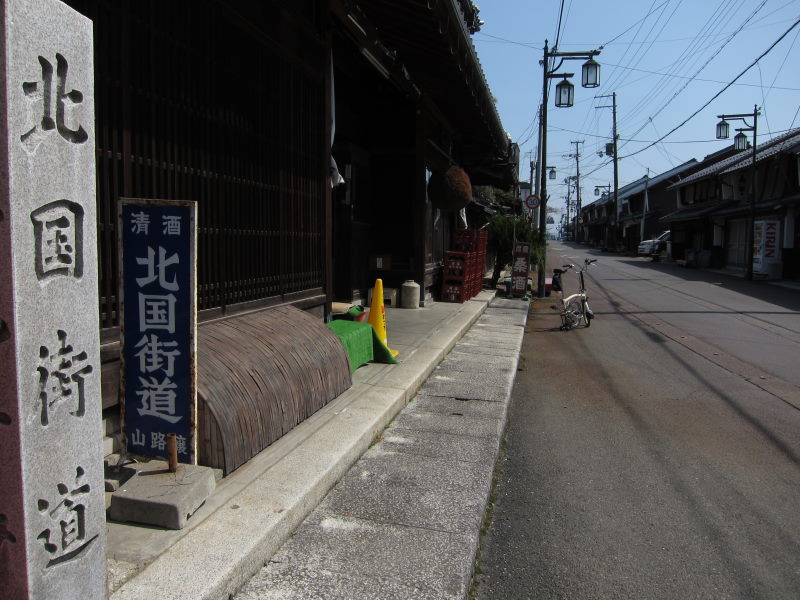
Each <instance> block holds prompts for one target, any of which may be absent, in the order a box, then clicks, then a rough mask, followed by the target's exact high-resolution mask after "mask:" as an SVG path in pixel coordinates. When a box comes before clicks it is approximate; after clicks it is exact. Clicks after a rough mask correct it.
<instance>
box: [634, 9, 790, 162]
mask: <svg viewBox="0 0 800 600" xmlns="http://www.w3.org/2000/svg"><path fill="white" fill-rule="evenodd" d="M798 25H800V19H797V20H796V21H795V22H794V23H792V26H791V27H789V29H787V30H786V31H785V32H784V33H783V34H781V36H780V37H779V38H778V39H777V40H775V41H774V42H773V43H772V45H770V47H769V48H767V49H766V50H764V52H762V53H761V55H760V56H759V57H758V58H756V59H755V60H754V61H753V62H751V63H750V64H749V65H748V66H747V67H745V69H744V70H743V71H742V72H741V73H739V74H738V75H737V76H736V77H734V78H733V80H732V81H730V82H729V83H728V84H726V85H725V86H724V87H723V88H722V89H721V90H720V91H718V92H717V93H716V94H714V95H713V96H712V97H711V98H710V99H709V100H708V102H706V103H705V104H703V106H701V107H700V108H698V109H697V110H696V111H694V112H693V113H692V114H691V115H689V116H688V117H687V118H686V119H685V120H684V121H683V122H681V123H680V124H679V125H676V126H675V127H673V128H672V129H670V130H669V131H668V132H667V133H666V134H664V135H663V136H661V137H660V138H659V139H657V140H656V141H655V142H652V143H650V144H648V145H647V146H645V147H644V148H642V149H641V150H637V151H636V152H631V153H630V154H627V155H625V156H621V157H620V158H628V157H629V156H634V155H636V154H640V153H642V152H644V151H645V150H647V149H648V148H652V147H653V146H655V145H656V144H657V143H659V142H660V141H661V140H663V139H664V138H666V137H669V136H670V135H672V134H673V133H675V132H676V131H678V129H680V128H681V127H683V126H684V125H686V123H688V122H689V121H691V120H692V119H693V118H694V117H696V116H697V114H698V113H699V112H700V111H701V110H703V109H704V108H706V107H707V106H708V105H709V104H711V103H712V102H713V101H714V100H716V99H717V98H719V97H720V96H721V95H722V94H723V92H725V90H727V89H728V88H729V87H731V86H732V85H733V84H734V82H736V80H737V79H739V78H740V77H742V75H744V74H745V73H747V72H748V71H749V70H750V69H752V68H753V67H754V66H755V65H756V64H758V61H760V60H761V59H762V58H764V57H765V56H766V55H767V54H769V53H770V52H771V51H772V49H773V48H775V46H777V45H778V44H779V43H780V42H781V41H782V40H783V38H785V37H786V36H787V35H789V33H790V32H791V31H792V29H794V28H795V27H797V26H798Z"/></svg>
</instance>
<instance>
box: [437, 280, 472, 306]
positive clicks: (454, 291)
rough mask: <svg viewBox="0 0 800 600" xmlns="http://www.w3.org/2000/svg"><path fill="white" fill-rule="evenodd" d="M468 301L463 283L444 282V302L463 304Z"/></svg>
mask: <svg viewBox="0 0 800 600" xmlns="http://www.w3.org/2000/svg"><path fill="white" fill-rule="evenodd" d="M468 299H469V298H467V296H466V293H465V289H464V284H463V283H462V282H460V281H447V280H445V281H442V298H441V300H442V302H456V303H458V304H461V303H462V302H464V301H465V300H468Z"/></svg>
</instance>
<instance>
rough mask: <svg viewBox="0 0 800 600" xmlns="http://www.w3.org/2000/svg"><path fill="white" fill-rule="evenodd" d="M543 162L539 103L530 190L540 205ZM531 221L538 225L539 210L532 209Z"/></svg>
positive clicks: (540, 106) (540, 108) (540, 107)
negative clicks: (533, 177)
mask: <svg viewBox="0 0 800 600" xmlns="http://www.w3.org/2000/svg"><path fill="white" fill-rule="evenodd" d="M545 164H546V162H545V160H544V158H542V105H541V104H540V105H539V138H538V140H537V144H536V169H535V171H536V174H535V178H536V181H535V182H534V185H535V186H536V187H535V188H533V190H534V191H533V192H531V193H533V194H536V195H537V196H538V197H539V204H540V205H541V202H542V183H541V182H542V174H543V173H544V167H545ZM533 223H534V226H537V227H538V225H539V212H538V211H533Z"/></svg>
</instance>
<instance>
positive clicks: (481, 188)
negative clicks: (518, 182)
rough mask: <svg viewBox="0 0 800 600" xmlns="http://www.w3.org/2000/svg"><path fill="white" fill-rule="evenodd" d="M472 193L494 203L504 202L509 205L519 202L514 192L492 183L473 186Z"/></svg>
mask: <svg viewBox="0 0 800 600" xmlns="http://www.w3.org/2000/svg"><path fill="white" fill-rule="evenodd" d="M472 194H473V195H474V196H476V197H477V198H480V199H481V200H484V201H486V202H490V203H492V204H502V205H504V206H509V207H510V206H514V205H515V204H519V200H518V199H517V197H516V196H515V195H514V194H513V193H511V192H507V191H505V190H501V189H500V188H496V187H492V186H490V185H476V186H473V187H472Z"/></svg>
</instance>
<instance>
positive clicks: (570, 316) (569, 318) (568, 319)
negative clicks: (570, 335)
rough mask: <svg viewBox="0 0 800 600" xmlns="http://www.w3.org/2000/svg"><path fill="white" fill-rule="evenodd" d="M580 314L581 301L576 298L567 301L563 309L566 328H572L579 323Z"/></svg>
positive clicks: (581, 309) (581, 312)
mask: <svg viewBox="0 0 800 600" xmlns="http://www.w3.org/2000/svg"><path fill="white" fill-rule="evenodd" d="M582 316H583V308H582V307H581V301H580V300H579V299H578V298H573V299H572V300H570V301H569V303H568V304H567V308H566V310H565V311H564V321H565V322H564V324H565V326H566V329H572V328H573V327H577V326H578V325H580V323H581V318H582Z"/></svg>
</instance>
